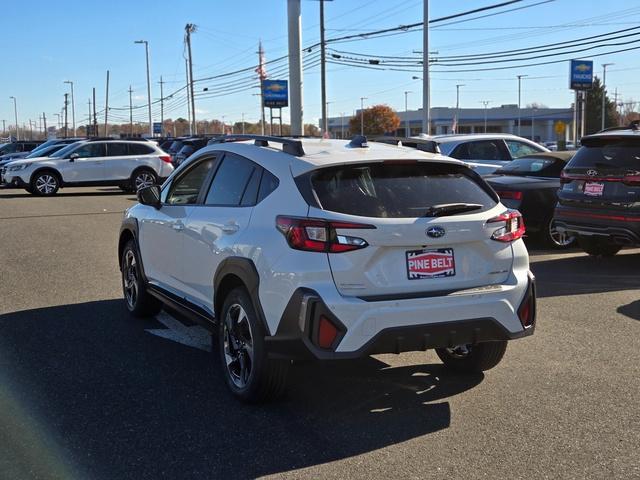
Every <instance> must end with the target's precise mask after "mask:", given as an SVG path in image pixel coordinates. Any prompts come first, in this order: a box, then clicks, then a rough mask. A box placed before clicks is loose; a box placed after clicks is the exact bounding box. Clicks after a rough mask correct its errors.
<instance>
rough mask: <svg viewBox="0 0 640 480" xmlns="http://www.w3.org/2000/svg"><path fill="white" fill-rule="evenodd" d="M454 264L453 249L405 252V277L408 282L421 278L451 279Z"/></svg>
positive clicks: (453, 272) (454, 272) (454, 269)
mask: <svg viewBox="0 0 640 480" xmlns="http://www.w3.org/2000/svg"><path fill="white" fill-rule="evenodd" d="M455 274H456V263H455V260H454V258H453V248H438V249H423V250H411V251H408V252H407V276H408V278H409V280H419V279H421V278H440V277H453V276H454V275H455Z"/></svg>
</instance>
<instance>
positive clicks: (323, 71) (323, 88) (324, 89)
mask: <svg viewBox="0 0 640 480" xmlns="http://www.w3.org/2000/svg"><path fill="white" fill-rule="evenodd" d="M325 50H326V45H325V41H324V0H320V90H321V102H322V137H324V136H325V135H327V134H328V132H327V79H326V58H325V57H326V52H325Z"/></svg>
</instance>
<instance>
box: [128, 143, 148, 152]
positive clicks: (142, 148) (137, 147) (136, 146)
mask: <svg viewBox="0 0 640 480" xmlns="http://www.w3.org/2000/svg"><path fill="white" fill-rule="evenodd" d="M128 145H129V155H149V154H150V153H153V151H154V150H153V148H151V147H150V146H149V145H145V144H143V143H129V144H128ZM125 155H126V154H125Z"/></svg>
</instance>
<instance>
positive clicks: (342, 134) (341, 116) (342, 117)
mask: <svg viewBox="0 0 640 480" xmlns="http://www.w3.org/2000/svg"><path fill="white" fill-rule="evenodd" d="M340 138H341V139H342V140H344V112H340Z"/></svg>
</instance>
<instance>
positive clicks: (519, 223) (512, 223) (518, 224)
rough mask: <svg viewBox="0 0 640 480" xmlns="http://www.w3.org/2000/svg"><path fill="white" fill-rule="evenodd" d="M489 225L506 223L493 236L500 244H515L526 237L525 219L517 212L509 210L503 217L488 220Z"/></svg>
mask: <svg viewBox="0 0 640 480" xmlns="http://www.w3.org/2000/svg"><path fill="white" fill-rule="evenodd" d="M487 223H504V226H502V227H500V228H498V229H497V230H496V231H494V232H493V234H492V235H491V239H492V240H497V241H498V242H513V241H514V240H518V239H519V238H522V237H523V236H524V232H525V228H524V219H523V218H522V214H521V213H520V212H519V211H517V210H509V211H507V212H505V213H503V214H502V215H498V216H497V217H493V218H491V219H489V220H487Z"/></svg>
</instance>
